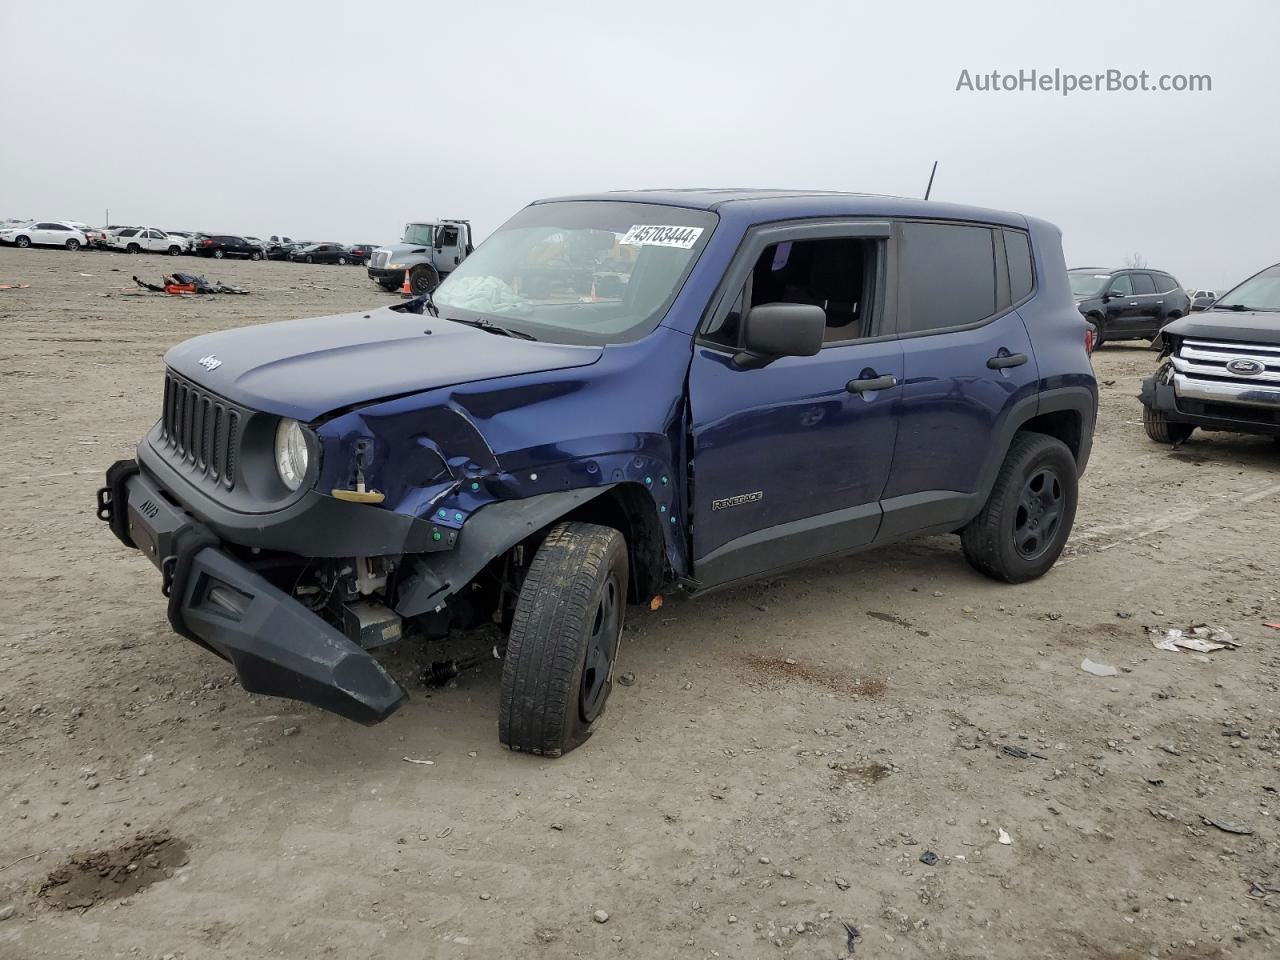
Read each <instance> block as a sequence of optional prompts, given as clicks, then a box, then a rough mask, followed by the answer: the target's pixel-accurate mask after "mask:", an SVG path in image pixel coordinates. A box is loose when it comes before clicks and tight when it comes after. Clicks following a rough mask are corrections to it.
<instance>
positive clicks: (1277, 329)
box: [1151, 310, 1280, 348]
mask: <svg viewBox="0 0 1280 960" xmlns="http://www.w3.org/2000/svg"><path fill="white" fill-rule="evenodd" d="M1166 334H1167V335H1169V336H1176V337H1196V338H1200V339H1204V340H1228V341H1232V340H1234V341H1239V342H1241V343H1266V344H1271V345H1280V313H1270V312H1266V311H1253V310H1203V311H1201V312H1199V313H1189V314H1187V315H1186V316H1185V317H1179V318H1178V319H1177V320H1174V321H1172V322H1170V323H1167V324H1165V325H1164V326H1163V327H1162V328H1161V329H1160V336H1159V337H1157V338H1156V339H1155V340H1153V341H1152V343H1151V345H1152V346H1153V347H1157V348H1159V347H1162V346H1163V345H1164V339H1163V338H1164V337H1165V335H1166Z"/></svg>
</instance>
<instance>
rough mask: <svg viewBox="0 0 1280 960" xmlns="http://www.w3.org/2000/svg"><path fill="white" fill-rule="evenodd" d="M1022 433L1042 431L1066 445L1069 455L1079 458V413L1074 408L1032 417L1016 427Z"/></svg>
mask: <svg viewBox="0 0 1280 960" xmlns="http://www.w3.org/2000/svg"><path fill="white" fill-rule="evenodd" d="M1018 430H1019V431H1020V432H1022V433H1043V434H1046V435H1048V436H1050V437H1056V438H1057V439H1059V440H1061V441H1062V442H1063V443H1065V444H1066V445H1067V449H1068V450H1070V451H1071V455H1072V456H1073V457H1075V458H1076V460H1079V459H1080V414H1079V413H1077V412H1076V411H1075V410H1055V411H1054V412H1052V413H1042V414H1040V415H1039V416H1037V417H1032V418H1031V419H1030V420H1028V421H1027V422H1026V423H1024V424H1023V425H1022V426H1020V427H1019V428H1018Z"/></svg>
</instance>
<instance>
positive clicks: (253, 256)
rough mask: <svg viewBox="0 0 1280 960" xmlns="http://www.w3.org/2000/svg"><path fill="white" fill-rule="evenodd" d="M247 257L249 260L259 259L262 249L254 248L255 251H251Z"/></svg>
mask: <svg viewBox="0 0 1280 960" xmlns="http://www.w3.org/2000/svg"><path fill="white" fill-rule="evenodd" d="M249 259H250V260H261V259H262V251H261V250H255V251H253V253H251V254H249Z"/></svg>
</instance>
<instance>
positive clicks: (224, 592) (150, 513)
mask: <svg viewBox="0 0 1280 960" xmlns="http://www.w3.org/2000/svg"><path fill="white" fill-rule="evenodd" d="M98 517H99V518H100V519H102V520H104V521H106V522H107V523H108V524H110V526H111V530H112V532H113V533H115V535H116V536H117V537H118V538H119V539H120V541H121V542H122V543H124V544H125V545H126V546H130V547H136V548H137V549H139V550H140V551H141V552H142V553H143V554H145V555H146V556H147V558H148V559H149V560H151V562H152V563H154V564H155V565H156V566H157V567H158V568H159V569H160V571H161V574H162V577H163V583H162V587H161V590H162V592H163V593H164V594H165V596H167V597H168V598H169V608H168V616H169V622H170V624H171V625H172V627H173V629H174V630H175V631H176V632H177V633H179V634H181V635H182V636H184V637H187V638H188V639H190V640H193V641H195V642H196V643H198V644H200V645H201V646H203V647H205V648H206V649H208V650H210V651H212V652H213V653H216V654H217V655H218V656H221V657H223V658H225V659H227V660H229V661H231V662H232V664H234V665H235V668H236V672H237V673H238V674H239V676H240V683H241V685H242V686H243V687H244V688H245V690H247V691H249V692H250V693H260V694H266V695H269V696H274V697H288V698H289V699H292V700H301V701H303V702H304V703H310V704H312V705H314V706H317V707H320V708H321V709H322V710H328V711H330V712H332V713H336V714H338V715H339V716H343V717H346V718H348V719H350V720H355V721H357V722H359V723H364V724H374V723H379V722H380V721H382V720H385V719H386V718H387V717H389V716H390V715H391V714H392V713H394V712H395V711H396V710H397V709H399V707H400V705H401V704H403V703H404V701H405V700H406V699H407V694H406V693H405V692H404V690H403V689H402V688H401V687H400V685H399V684H397V683H396V682H395V681H394V680H392V679H391V677H390V675H389V674H388V673H387V672H386V670H385V669H383V667H382V665H381V664H380V663H378V661H377V660H375V659H374V658H373V657H371V656H370V655H369V654H368V653H367V652H366V651H364V650H363V649H361V648H360V647H358V646H357V645H355V644H354V643H352V642H351V641H350V640H348V639H347V638H346V637H345V636H344V635H343V634H342V633H341V632H339V631H338V630H337V629H336V628H335V627H333V626H330V625H329V624H328V623H326V622H325V621H324V620H322V619H321V618H320V617H318V616H316V615H315V614H314V613H312V612H311V611H310V610H308V609H307V608H306V607H304V606H303V605H302V604H301V603H299V602H298V601H297V600H295V599H293V598H292V597H290V596H288V595H287V594H285V593H284V592H283V591H281V590H279V589H277V588H276V587H275V586H273V585H272V584H271V583H269V582H268V581H267V580H266V579H264V578H263V577H261V576H259V575H258V574H257V573H255V572H254V571H253V570H251V569H250V568H249V567H247V566H245V565H244V564H243V563H241V562H240V561H239V560H237V559H236V558H235V557H233V556H232V555H231V554H230V553H228V552H227V551H225V550H223V549H222V544H221V542H220V541H219V540H218V538H217V537H216V536H215V535H214V534H213V533H212V532H211V531H210V530H209V528H208V527H206V526H205V525H204V524H202V523H201V522H200V521H199V520H197V519H196V518H195V517H193V516H192V515H191V514H189V513H187V512H186V511H185V510H183V509H182V508H181V507H179V506H176V505H175V504H174V503H172V502H171V501H170V500H169V499H168V498H167V497H165V496H164V494H163V493H162V492H161V489H160V487H159V485H157V484H156V483H154V482H153V481H152V480H151V479H150V478H149V477H147V476H146V475H145V474H143V473H141V472H140V471H139V469H138V465H137V463H136V462H135V461H133V460H122V461H119V462H118V463H116V464H114V465H112V467H111V469H110V470H108V471H107V484H106V486H105V487H103V488H102V489H100V490H99V491H98Z"/></svg>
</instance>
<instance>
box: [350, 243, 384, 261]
mask: <svg viewBox="0 0 1280 960" xmlns="http://www.w3.org/2000/svg"><path fill="white" fill-rule="evenodd" d="M377 248H378V245H377V244H376V243H353V244H352V245H351V246H350V247H348V248H347V249H348V250H350V251H351V262H352V263H356V264H360V265H361V266H363V265H364V264H366V263H368V262H369V258H370V257H372V256H373V251H374V250H376V249H377Z"/></svg>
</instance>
